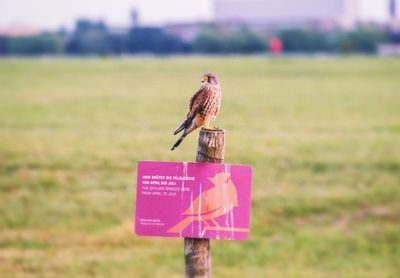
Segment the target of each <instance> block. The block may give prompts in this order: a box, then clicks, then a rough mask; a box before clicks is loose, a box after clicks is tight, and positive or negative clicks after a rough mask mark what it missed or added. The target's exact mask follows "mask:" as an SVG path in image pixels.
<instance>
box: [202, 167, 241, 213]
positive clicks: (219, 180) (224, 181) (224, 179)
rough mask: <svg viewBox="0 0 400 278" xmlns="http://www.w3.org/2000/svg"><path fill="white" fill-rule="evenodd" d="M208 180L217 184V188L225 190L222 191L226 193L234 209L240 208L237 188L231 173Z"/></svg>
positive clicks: (220, 174)
mask: <svg viewBox="0 0 400 278" xmlns="http://www.w3.org/2000/svg"><path fill="white" fill-rule="evenodd" d="M208 179H209V180H210V181H211V182H212V183H213V184H215V186H216V187H218V188H221V187H222V188H224V189H222V191H223V192H224V195H225V197H226V198H228V200H229V203H230V204H231V205H232V207H238V206H239V202H238V196H237V191H236V187H235V184H234V183H233V181H232V179H231V175H230V174H229V173H224V172H222V173H218V174H216V175H215V176H214V177H212V178H208Z"/></svg>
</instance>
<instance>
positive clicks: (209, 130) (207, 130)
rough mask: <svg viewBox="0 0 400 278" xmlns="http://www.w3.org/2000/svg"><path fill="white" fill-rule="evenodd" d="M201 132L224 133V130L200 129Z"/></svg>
mask: <svg viewBox="0 0 400 278" xmlns="http://www.w3.org/2000/svg"><path fill="white" fill-rule="evenodd" d="M200 131H201V132H209V133H225V129H205V128H201V129H200Z"/></svg>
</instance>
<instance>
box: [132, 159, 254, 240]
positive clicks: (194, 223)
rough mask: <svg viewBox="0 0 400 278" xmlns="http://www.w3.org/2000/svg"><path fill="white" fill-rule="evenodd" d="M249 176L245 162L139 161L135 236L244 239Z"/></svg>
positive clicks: (246, 229) (247, 234)
mask: <svg viewBox="0 0 400 278" xmlns="http://www.w3.org/2000/svg"><path fill="white" fill-rule="evenodd" d="M251 177H252V170H251V167H249V166H244V165H231V164H217V163H186V162H151V161H142V162H139V165H138V174H137V195H136V220H135V231H136V234H138V235H142V236H162V237H192V238H216V239H236V240H244V239H248V237H249V227H250V205H251V200H250V195H251Z"/></svg>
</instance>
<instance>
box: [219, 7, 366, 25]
mask: <svg viewBox="0 0 400 278" xmlns="http://www.w3.org/2000/svg"><path fill="white" fill-rule="evenodd" d="M214 12H215V20H216V22H218V23H220V24H228V25H229V24H231V25H235V24H245V25H247V26H250V27H253V29H254V28H255V29H282V28H291V27H315V28H321V29H329V28H334V27H342V28H352V27H354V26H355V24H356V23H357V21H358V17H359V12H360V5H359V0H301V1H300V0H214Z"/></svg>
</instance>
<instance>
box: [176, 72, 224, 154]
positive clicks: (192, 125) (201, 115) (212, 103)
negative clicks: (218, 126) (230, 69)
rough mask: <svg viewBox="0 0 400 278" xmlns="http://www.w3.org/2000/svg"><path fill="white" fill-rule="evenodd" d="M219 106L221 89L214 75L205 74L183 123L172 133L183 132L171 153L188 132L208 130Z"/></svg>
mask: <svg viewBox="0 0 400 278" xmlns="http://www.w3.org/2000/svg"><path fill="white" fill-rule="evenodd" d="M220 106H221V87H220V83H219V78H218V76H217V75H216V74H214V73H206V74H204V75H203V77H202V79H201V86H200V89H199V90H198V91H197V92H196V93H195V94H194V95H193V96H192V98H191V99H190V101H189V112H188V114H187V115H186V119H185V120H184V121H183V123H182V124H181V125H180V126H179V127H178V128H177V129H176V130H175V131H174V135H176V134H178V133H179V132H181V131H182V130H183V133H182V135H181V137H179V139H178V141H176V143H175V144H174V146H173V147H172V149H171V151H173V150H174V149H175V148H176V147H178V146H179V144H180V143H181V142H182V140H183V139H184V138H185V137H186V135H188V134H189V133H190V132H192V131H193V130H195V129H196V128H198V127H204V128H205V129H210V123H211V121H213V120H214V119H215V117H216V116H217V115H218V112H219V108H220Z"/></svg>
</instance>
